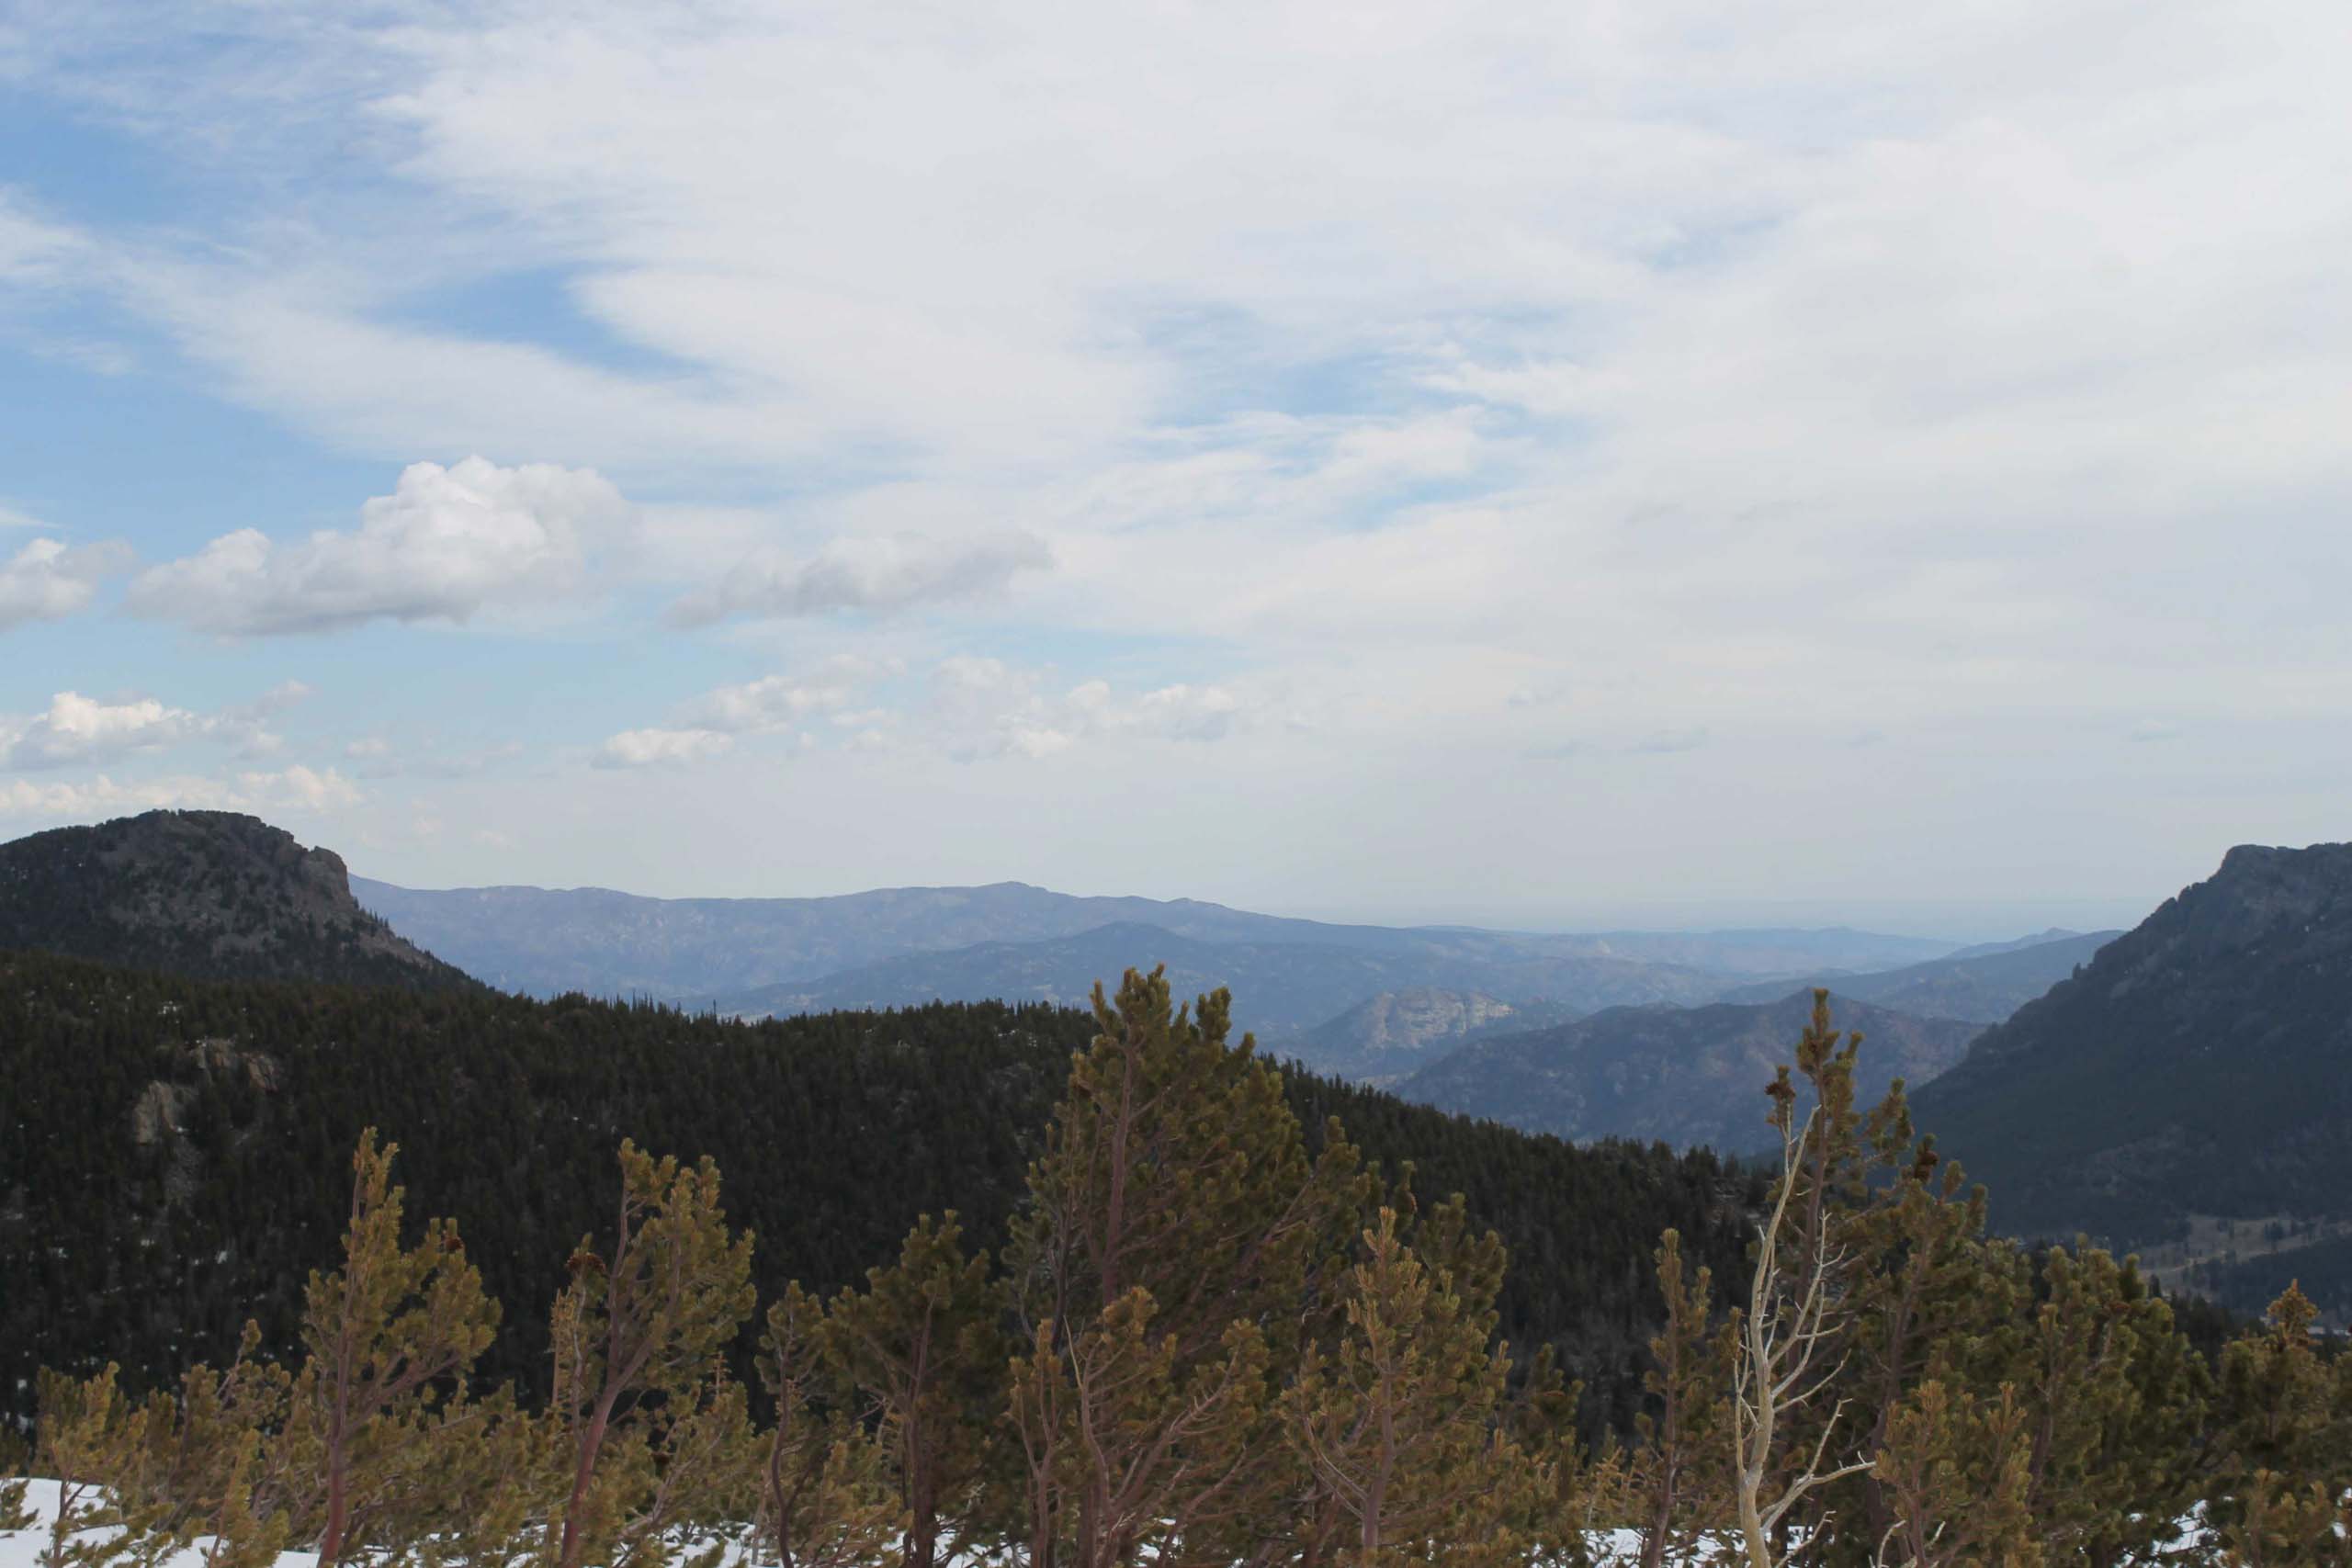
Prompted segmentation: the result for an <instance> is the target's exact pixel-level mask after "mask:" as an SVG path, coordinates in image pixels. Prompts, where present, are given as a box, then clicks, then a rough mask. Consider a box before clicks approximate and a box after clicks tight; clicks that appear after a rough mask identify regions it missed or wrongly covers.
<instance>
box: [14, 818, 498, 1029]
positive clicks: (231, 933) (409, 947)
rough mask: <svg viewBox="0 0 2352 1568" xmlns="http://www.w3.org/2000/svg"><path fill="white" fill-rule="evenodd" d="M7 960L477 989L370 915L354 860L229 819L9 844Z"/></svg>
mask: <svg viewBox="0 0 2352 1568" xmlns="http://www.w3.org/2000/svg"><path fill="white" fill-rule="evenodd" d="M0 948H28V949H35V950H39V951H42V952H49V953H67V954H70V955H72V956H74V957H77V958H88V959H94V960H96V961H98V962H101V963H107V964H120V965H122V966H124V967H127V968H135V969H151V970H160V971H165V972H169V973H173V974H181V975H190V976H199V977H203V978H209V979H247V980H326V981H334V982H339V983H344V984H351V985H388V986H404V987H412V988H420V989H439V988H445V987H465V986H470V985H472V984H473V982H472V981H471V980H470V979H469V978H468V977H467V976H465V975H464V974H463V973H462V972H460V971H458V970H457V969H454V968H452V967H451V966H450V965H448V964H444V963H442V962H441V961H440V960H439V959H437V958H435V957H434V956H433V955H432V954H431V953H426V952H424V950H423V949H421V948H418V947H416V946H414V945H413V944H412V943H410V942H407V941H405V940H404V939H402V938H401V937H399V936H397V935H395V934H393V932H392V931H391V929H390V927H388V926H386V925H385V924H384V923H383V922H382V921H381V920H379V919H376V917H374V916H373V915H370V914H369V913H368V911H367V910H365V909H363V908H360V907H359V904H358V902H357V900H356V899H355V898H354V897H352V894H351V878H350V874H349V873H348V872H347V871H346V870H345V866H344V863H343V860H342V857H341V856H339V855H337V854H335V853H334V852H333V851H331V850H323V849H305V848H303V846H302V845H300V843H297V842H296V841H295V840H294V837H293V835H291V834H290V833H288V832H286V831H285V830H284V829H279V828H273V827H271V826H270V825H269V824H268V823H266V822H264V821H262V820H260V819H259V818H253V817H244V816H240V815H237V814H235V813H233V812H226V811H151V812H148V813H147V814H145V815H144V816H141V817H127V818H119V820H116V821H112V822H106V823H101V824H99V825H98V826H97V827H95V828H59V829H51V831H48V832H44V833H35V834H32V835H31V836H29V837H28V838H23V839H18V840H16V841H14V842H13V843H8V844H0Z"/></svg>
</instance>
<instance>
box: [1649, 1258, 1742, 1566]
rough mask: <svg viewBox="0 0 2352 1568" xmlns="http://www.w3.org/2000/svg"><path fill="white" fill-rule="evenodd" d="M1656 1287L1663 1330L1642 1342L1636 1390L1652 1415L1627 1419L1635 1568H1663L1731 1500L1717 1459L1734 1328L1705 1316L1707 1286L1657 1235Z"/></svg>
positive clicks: (1703, 1274) (1724, 1431) (1725, 1430)
mask: <svg viewBox="0 0 2352 1568" xmlns="http://www.w3.org/2000/svg"><path fill="white" fill-rule="evenodd" d="M1657 1284H1658V1291H1659V1293H1660V1294H1661V1295H1662V1296H1664V1298H1665V1301H1666V1326H1665V1328H1664V1329H1663V1330H1661V1331H1660V1332H1659V1333H1658V1335H1657V1337H1655V1338H1653V1339H1652V1340H1651V1341H1650V1358H1651V1359H1652V1361H1653V1362H1654V1363H1655V1365H1653V1366H1652V1368H1651V1369H1650V1371H1648V1372H1647V1373H1646V1374H1645V1376H1644V1378H1643V1384H1644V1386H1645V1388H1646V1390H1647V1391H1648V1393H1649V1394H1650V1396H1651V1398H1652V1400H1653V1401H1654V1408H1653V1409H1651V1410H1646V1411H1645V1412H1643V1413H1642V1414H1641V1415H1640V1416H1637V1417H1636V1418H1635V1420H1634V1427H1635V1435H1636V1436H1637V1437H1639V1438H1640V1439H1641V1446H1640V1448H1639V1450H1637V1451H1636V1452H1634V1454H1633V1455H1632V1456H1631V1459H1630V1463H1631V1464H1632V1466H1633V1467H1634V1469H1633V1475H1632V1480H1631V1482H1630V1485H1631V1486H1632V1488H1633V1489H1634V1492H1635V1493H1636V1495H1638V1496H1639V1498H1640V1507H1641V1514H1640V1520H1641V1524H1640V1528H1641V1531H1642V1551H1641V1568H1663V1565H1664V1564H1665V1563H1666V1562H1667V1561H1668V1556H1669V1554H1671V1555H1672V1556H1674V1557H1675V1558H1676V1559H1677V1560H1679V1559H1681V1558H1683V1557H1685V1556H1687V1555H1689V1554H1690V1553H1691V1551H1692V1550H1693V1549H1694V1547H1695V1543H1696V1541H1697V1539H1698V1536H1699V1535H1700V1533H1701V1532H1702V1530H1705V1529H1712V1528H1713V1527H1714V1526H1716V1525H1717V1524H1719V1523H1720V1522H1721V1520H1722V1518H1723V1517H1724V1514H1725V1513H1726V1512H1728V1510H1729V1507H1730V1502H1731V1499H1730V1497H1729V1495H1728V1493H1727V1490H1726V1488H1725V1487H1724V1465H1723V1463H1722V1462H1721V1456H1722V1455H1723V1454H1724V1452H1726V1451H1727V1450H1728V1448H1729V1445H1730V1410H1729V1408H1728V1406H1727V1405H1726V1404H1725V1403H1724V1401H1725V1396H1726V1395H1727V1393H1729V1391H1730V1388H1731V1379H1732V1358H1733V1356H1734V1354H1735V1353H1736V1347H1737V1339H1736V1328H1735V1326H1734V1325H1732V1324H1731V1323H1729V1322H1728V1321H1726V1322H1723V1323H1715V1322H1713V1297H1714V1280H1713V1275H1712V1274H1711V1273H1710V1272H1709V1270H1708V1269H1705V1268H1704V1267H1703V1266H1702V1268H1701V1269H1699V1272H1698V1274H1697V1276H1696V1277H1695V1278H1688V1279H1686V1277H1685V1270H1684V1266H1683V1261H1682V1237H1681V1236H1680V1235H1678V1234H1677V1233H1676V1232H1674V1231H1668V1232H1667V1233H1666V1234H1665V1235H1663V1236H1662V1237H1660V1238H1659V1242H1658V1248H1657Z"/></svg>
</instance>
